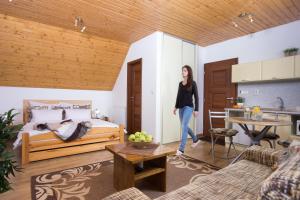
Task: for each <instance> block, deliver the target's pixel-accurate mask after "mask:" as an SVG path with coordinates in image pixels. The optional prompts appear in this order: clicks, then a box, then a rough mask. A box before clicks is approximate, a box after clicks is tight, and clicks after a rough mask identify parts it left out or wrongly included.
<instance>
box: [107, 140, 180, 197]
mask: <svg viewBox="0 0 300 200" xmlns="http://www.w3.org/2000/svg"><path fill="white" fill-rule="evenodd" d="M125 145H127V144H126V143H124V144H114V145H107V146H106V147H105V149H106V150H108V151H110V152H111V153H113V155H114V187H115V188H116V189H117V190H118V191H120V190H124V189H127V188H130V187H134V186H135V184H136V182H137V181H149V182H150V183H151V184H153V185H156V186H157V187H158V189H159V190H161V191H163V192H166V174H167V156H168V155H171V154H174V153H175V150H174V149H172V148H169V147H166V146H163V145H160V146H158V147H157V148H156V149H155V151H153V153H152V154H149V153H148V154H147V155H144V156H143V155H134V154H124V153H119V152H120V151H121V150H122V148H124V147H125ZM135 151H136V150H135ZM141 151H143V150H141ZM141 162H143V170H141V171H137V170H136V168H137V166H138V164H139V163H141Z"/></svg>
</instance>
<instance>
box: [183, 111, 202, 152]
mask: <svg viewBox="0 0 300 200" xmlns="http://www.w3.org/2000/svg"><path fill="white" fill-rule="evenodd" d="M192 114H193V108H192V107H189V106H185V107H183V108H180V109H179V118H180V122H181V143H180V146H179V150H180V151H182V152H184V148H185V144H186V141H187V136H188V134H189V135H190V136H191V137H192V139H193V142H197V140H198V139H197V137H196V135H195V134H194V132H193V131H192V129H190V128H189V122H190V119H191V117H192Z"/></svg>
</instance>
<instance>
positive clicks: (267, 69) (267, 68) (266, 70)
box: [262, 56, 295, 80]
mask: <svg viewBox="0 0 300 200" xmlns="http://www.w3.org/2000/svg"><path fill="white" fill-rule="evenodd" d="M294 61H295V59H294V56H290V57H284V58H279V59H274V60H267V61H263V62H262V80H277V79H289V78H294V63H295V62H294Z"/></svg>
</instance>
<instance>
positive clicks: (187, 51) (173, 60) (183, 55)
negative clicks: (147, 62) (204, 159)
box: [160, 34, 197, 144]
mask: <svg viewBox="0 0 300 200" xmlns="http://www.w3.org/2000/svg"><path fill="white" fill-rule="evenodd" d="M162 45H163V48H162V67H161V82H160V84H161V111H162V113H161V116H162V121H161V124H162V127H161V130H162V143H164V144H165V143H170V142H175V141H179V140H180V137H181V135H180V121H179V117H178V112H177V115H176V116H175V115H173V112H172V111H173V108H174V106H175V101H176V95H177V91H178V84H179V82H180V81H181V80H182V77H181V67H182V66H183V65H190V66H191V67H192V69H193V71H194V76H195V78H194V80H197V78H196V71H197V70H196V69H195V66H196V57H195V55H196V54H195V49H196V47H195V45H194V44H191V43H188V42H185V41H182V40H181V39H178V38H175V37H172V36H169V35H167V34H164V36H163V44H162ZM194 121H195V120H194V118H193V119H192V120H191V124H190V126H191V128H192V129H193V130H195V123H194Z"/></svg>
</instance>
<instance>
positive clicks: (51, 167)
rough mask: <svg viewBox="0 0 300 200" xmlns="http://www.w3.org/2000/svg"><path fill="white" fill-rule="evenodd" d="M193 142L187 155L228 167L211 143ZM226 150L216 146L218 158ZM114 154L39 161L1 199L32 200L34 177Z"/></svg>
mask: <svg viewBox="0 0 300 200" xmlns="http://www.w3.org/2000/svg"><path fill="white" fill-rule="evenodd" d="M190 144H191V141H188V143H187V145H186V149H185V154H186V155H188V156H191V157H193V158H197V159H199V160H202V161H206V162H208V163H211V164H214V165H216V166H218V167H222V168H223V167H225V166H227V165H228V164H229V163H230V161H229V160H225V159H218V158H216V159H215V162H213V161H212V158H211V156H210V154H209V150H210V143H207V142H203V143H200V144H199V145H198V146H197V147H196V148H191V147H190ZM167 146H170V147H173V148H174V149H177V148H178V142H176V143H170V144H167ZM226 150H227V149H226V148H225V147H224V146H220V145H217V146H216V156H219V157H221V156H224V155H225V154H226ZM112 158H113V157H112V154H111V153H109V152H108V151H105V150H103V151H97V152H91V153H84V154H79V155H73V156H66V157H62V158H54V159H49V160H44V161H37V162H33V163H30V164H29V165H27V166H26V167H25V168H24V169H23V172H21V173H17V175H16V177H15V178H14V177H13V178H11V182H12V187H13V188H14V190H11V191H8V192H6V193H4V194H0V199H1V200H2V199H3V200H16V199H20V200H27V199H28V200H30V199H31V192H30V178H31V176H34V175H39V174H43V173H47V172H54V171H58V170H62V169H68V168H72V167H76V166H81V165H85V164H89V163H95V162H99V161H104V160H109V159H112Z"/></svg>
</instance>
